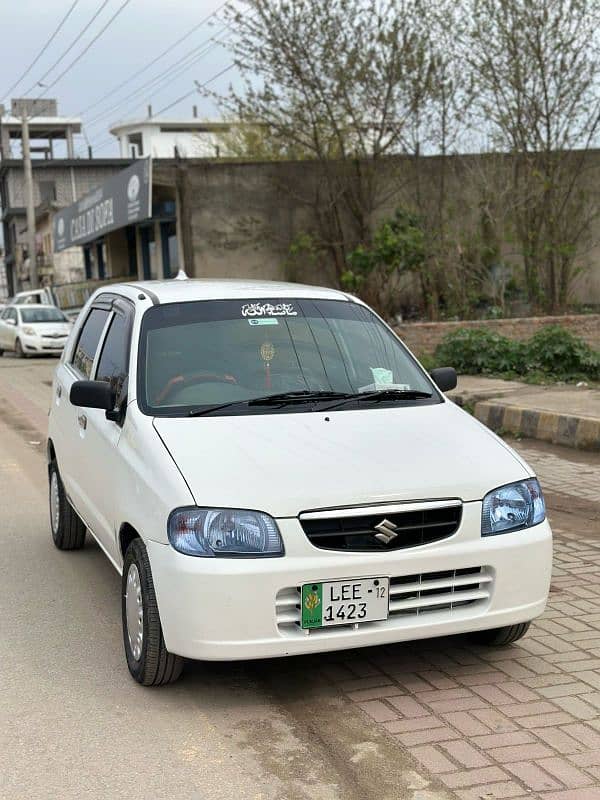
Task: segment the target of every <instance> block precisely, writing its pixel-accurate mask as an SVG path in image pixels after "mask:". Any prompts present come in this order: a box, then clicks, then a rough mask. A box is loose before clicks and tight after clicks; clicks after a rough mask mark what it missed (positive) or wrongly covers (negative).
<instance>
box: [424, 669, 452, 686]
mask: <svg viewBox="0 0 600 800" xmlns="http://www.w3.org/2000/svg"><path fill="white" fill-rule="evenodd" d="M419 677H420V678H423V680H425V681H427V682H428V683H430V684H431V685H432V686H435V688H436V689H454V688H455V687H457V686H458V683H457V682H456V681H454V680H452V678H449V677H448V676H447V675H444V674H443V673H442V672H437V671H436V670H424V671H422V672H419Z"/></svg>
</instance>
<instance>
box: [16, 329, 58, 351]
mask: <svg viewBox="0 0 600 800" xmlns="http://www.w3.org/2000/svg"><path fill="white" fill-rule="evenodd" d="M20 339H21V344H22V346H23V351H24V352H25V353H62V351H63V348H64V346H65V344H66V343H67V339H68V336H64V337H61V338H60V339H54V338H49V337H48V338H45V337H43V336H27V335H25V334H22V335H21V337H20Z"/></svg>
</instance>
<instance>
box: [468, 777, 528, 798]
mask: <svg viewBox="0 0 600 800" xmlns="http://www.w3.org/2000/svg"><path fill="white" fill-rule="evenodd" d="M457 795H458V796H459V797H460V798H461V800H491V799H492V798H498V800H505V798H506V799H507V800H508V798H517V797H519V798H520V797H528V798H531V794H526V792H525V791H524V790H523V788H522V787H521V786H517V784H516V783H514V782H513V781H503V782H502V783H489V784H488V785H487V786H480V787H478V788H477V789H460V790H459V791H457Z"/></svg>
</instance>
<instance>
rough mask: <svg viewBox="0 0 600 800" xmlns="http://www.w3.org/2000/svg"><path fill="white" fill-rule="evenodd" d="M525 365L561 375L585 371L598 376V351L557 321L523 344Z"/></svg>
mask: <svg viewBox="0 0 600 800" xmlns="http://www.w3.org/2000/svg"><path fill="white" fill-rule="evenodd" d="M525 361H526V363H527V365H528V369H531V370H539V371H540V372H545V373H551V374H553V375H560V376H563V377H565V378H568V377H569V376H573V377H577V376H580V375H587V376H589V377H590V378H592V379H594V380H595V379H597V378H600V353H598V352H597V351H596V350H593V349H592V348H591V347H590V346H589V344H587V343H586V342H584V341H583V339H580V338H579V337H578V336H574V335H573V334H572V333H570V332H569V331H567V330H565V329H564V328H561V327H560V325H548V327H546V328H542V330H541V331H538V333H536V334H535V335H534V336H532V337H531V339H530V340H529V341H528V342H527V344H526V345H525Z"/></svg>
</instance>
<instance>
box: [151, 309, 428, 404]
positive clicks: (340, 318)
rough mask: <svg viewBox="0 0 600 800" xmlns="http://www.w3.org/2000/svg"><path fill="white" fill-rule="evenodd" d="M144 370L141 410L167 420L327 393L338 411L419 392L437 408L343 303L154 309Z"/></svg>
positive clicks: (363, 317) (405, 357)
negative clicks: (360, 398) (352, 402)
mask: <svg viewBox="0 0 600 800" xmlns="http://www.w3.org/2000/svg"><path fill="white" fill-rule="evenodd" d="M138 363H139V366H138V397H139V402H140V407H141V408H142V410H143V411H144V412H145V413H148V414H156V415H161V416H182V415H185V414H186V413H190V412H194V410H196V411H198V410H200V411H202V409H203V408H204V407H206V408H207V409H208V408H209V407H211V406H217V405H219V406H220V405H222V404H225V405H227V404H233V406H235V411H234V412H233V413H242V414H244V413H250V412H251V411H252V412H256V411H260V410H261V407H260V404H258V405H257V404H253V403H251V404H250V406H249V405H247V401H252V400H253V399H256V398H265V397H267V398H268V397H270V396H271V395H281V394H285V393H294V395H298V397H297V398H295V397H292V398H291V400H292V401H294V400H296V399H297V400H298V401H300V400H306V399H308V400H309V401H310V400H311V396H313V395H314V393H317V392H321V393H324V396H323V397H321V398H318V399H319V401H320V403H321V405H320V407H321V408H322V407H323V406H322V404H323V402H325V401H326V400H328V401H329V402H330V403H331V396H330V397H329V398H328V397H327V394H328V393H336V394H337V396H338V398H339V396H341V395H343V396H346V395H359V394H361V393H362V394H364V397H365V400H366V399H367V397H368V393H378V392H379V391H381V392H384V391H385V392H389V394H390V395H396V393H397V395H398V397H400V396H402V394H403V393H404V394H405V395H406V396H405V398H404V401H403V402H409V401H410V402H412V403H414V402H419V400H418V399H415V398H414V397H412V398H410V397H409V393H411V392H412V393H414V392H417V393H422V394H423V396H424V397H425V396H426V397H427V398H430V397H432V396H433V398H434V399H433V402H439V401H440V400H439V395H438V394H437V392H436V390H435V389H434V387H433V386H432V384H431V382H430V380H429V378H428V377H427V376H426V375H425V373H424V372H423V370H422V369H421V368H420V367H419V365H418V364H417V363H416V361H415V360H414V359H413V358H412V356H411V355H410V354H409V353H408V351H407V350H406V349H405V348H404V347H403V346H402V344H401V343H400V342H399V341H398V339H396V337H395V336H393V335H392V333H391V332H390V331H389V330H388V329H387V328H386V327H385V326H384V325H383V324H382V323H381V322H380V320H379V319H378V318H377V317H376V316H375V314H373V313H372V312H371V311H369V309H367V308H366V307H364V306H362V305H360V304H359V303H354V302H348V301H344V300H306V299H301V300H300V299H297V298H291V299H290V298H287V299H286V298H281V299H266V300H254V299H253V300H247V301H246V300H243V299H242V300H204V301H198V302H188V303H173V304H168V305H162V306H161V305H157V306H154V307H153V308H152V309H150V310H148V311H147V312H146V314H145V315H144V317H143V321H142V330H141V334H140V348H139V362H138ZM389 390H392V391H391V392H390V391H389ZM382 396H383V395H382ZM423 401H424V400H423V399H421V400H420V402H423ZM390 402H393V398H391V399H390ZM430 402H431V401H430ZM312 407H314V405H313V406H312ZM332 407H333V403H332ZM216 410H217V409H215V411H216ZM264 410H265V409H264V408H262V411H264ZM287 410H293V411H298V410H303V411H304V410H311V406H310V405H309V404H308V403H304V404H303V406H302V408H301V409H300V408H299V406H297V405H296V406H293V407H292V408H291V409H287ZM232 411H233V409H229V410H228V411H225V410H224V409H223V410H221V413H231V412H232Z"/></svg>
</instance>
